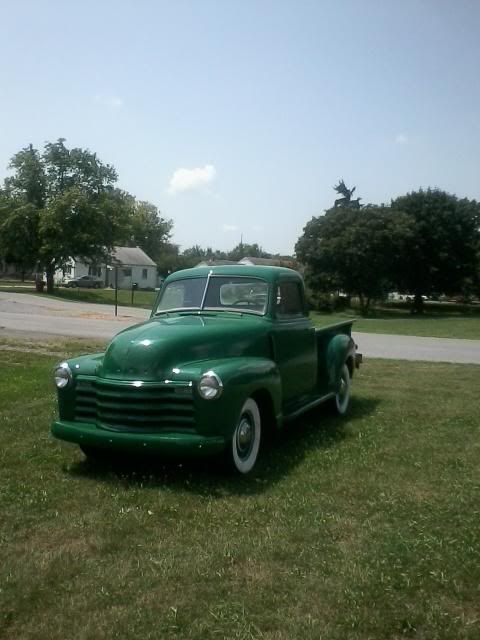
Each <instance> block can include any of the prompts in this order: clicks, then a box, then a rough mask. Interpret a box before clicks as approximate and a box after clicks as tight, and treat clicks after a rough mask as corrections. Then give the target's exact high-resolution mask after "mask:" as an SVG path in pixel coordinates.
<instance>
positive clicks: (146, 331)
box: [97, 312, 269, 381]
mask: <svg viewBox="0 0 480 640" xmlns="http://www.w3.org/2000/svg"><path fill="white" fill-rule="evenodd" d="M268 327H269V323H268V321H267V320H266V319H265V318H263V317H257V316H254V315H247V314H244V315H243V314H227V313H225V312H221V313H219V314H218V315H201V316H200V315H176V316H173V317H166V316H160V317H157V318H151V319H150V320H148V321H146V322H144V323H142V324H139V325H135V326H134V327H130V328H129V329H125V330H124V331H122V332H121V333H119V334H118V335H117V336H115V338H113V340H112V341H111V343H110V344H109V346H108V348H107V351H106V352H105V355H104V357H103V361H102V364H101V365H100V367H99V370H98V371H97V373H98V374H99V375H100V376H101V377H103V378H109V379H117V380H144V381H158V380H164V379H171V378H172V373H175V372H172V370H173V369H180V372H177V374H178V373H180V374H181V368H182V365H183V364H184V363H192V362H197V361H202V360H208V359H212V358H214V359H218V358H228V357H238V356H247V357H248V356H257V357H258V356H260V357H261V356H264V357H268V352H269V347H268V339H267V333H268Z"/></svg>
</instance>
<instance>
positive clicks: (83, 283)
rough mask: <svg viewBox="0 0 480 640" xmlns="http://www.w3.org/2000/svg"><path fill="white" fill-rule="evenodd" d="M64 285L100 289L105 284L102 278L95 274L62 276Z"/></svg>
mask: <svg viewBox="0 0 480 640" xmlns="http://www.w3.org/2000/svg"><path fill="white" fill-rule="evenodd" d="M63 286H64V287H71V288H74V287H85V288H88V289H92V288H93V289H100V288H102V287H104V286H105V283H104V282H103V280H102V278H97V276H79V277H78V278H64V280H63Z"/></svg>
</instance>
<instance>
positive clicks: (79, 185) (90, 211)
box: [0, 138, 134, 291]
mask: <svg viewBox="0 0 480 640" xmlns="http://www.w3.org/2000/svg"><path fill="white" fill-rule="evenodd" d="M10 168H11V169H13V171H14V174H13V176H11V177H9V178H7V179H6V180H5V193H6V197H7V204H6V205H5V206H4V209H5V211H4V212H3V217H2V218H1V219H0V236H1V237H2V245H3V251H4V253H6V254H8V255H10V256H13V257H14V259H15V261H16V262H19V263H20V264H25V263H26V262H25V261H29V263H30V265H32V264H34V263H35V262H37V261H38V262H40V263H41V265H42V267H43V268H44V269H45V271H46V273H47V290H48V291H52V289H53V274H54V272H55V270H56V269H57V268H60V267H62V266H63V265H64V264H65V262H66V260H68V258H69V257H71V256H77V257H82V258H86V259H91V260H100V259H103V258H105V257H106V255H107V254H108V253H109V252H110V251H111V249H112V248H113V246H114V244H115V243H116V242H117V241H118V240H119V239H123V238H127V237H129V236H130V235H131V234H130V230H131V226H132V224H133V222H132V218H133V213H132V212H133V203H134V200H133V199H132V197H131V196H129V195H128V194H126V193H125V192H123V191H120V190H118V189H116V188H115V187H114V184H115V182H116V180H117V173H116V171H115V169H114V168H113V167H112V166H110V165H108V164H103V163H102V162H101V161H100V160H99V159H98V158H97V156H96V154H94V153H91V152H90V151H88V150H84V149H79V148H75V149H68V148H67V147H66V146H65V140H64V139H63V138H60V139H59V140H57V142H54V143H47V144H46V145H45V148H44V152H43V154H41V155H40V153H39V152H38V151H37V150H36V149H34V148H33V147H32V145H29V146H28V147H26V148H25V149H22V150H21V151H20V152H18V153H17V154H16V155H15V156H14V157H13V158H12V161H11V163H10ZM4 201H5V199H4ZM22 229H23V235H22ZM24 236H27V237H24Z"/></svg>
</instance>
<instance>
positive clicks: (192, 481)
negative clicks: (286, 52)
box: [64, 398, 380, 498]
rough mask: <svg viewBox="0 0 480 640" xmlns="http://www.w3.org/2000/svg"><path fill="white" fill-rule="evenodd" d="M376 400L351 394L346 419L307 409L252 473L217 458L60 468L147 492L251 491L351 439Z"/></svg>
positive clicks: (118, 460)
mask: <svg viewBox="0 0 480 640" xmlns="http://www.w3.org/2000/svg"><path fill="white" fill-rule="evenodd" d="M379 402H380V401H379V399H377V398H354V399H353V400H352V404H351V410H350V412H349V415H348V416H347V417H345V418H341V417H339V416H332V415H331V414H330V413H329V411H328V409H327V407H325V406H321V407H319V408H318V409H316V410H314V411H310V412H308V413H306V414H305V415H304V416H302V417H301V418H299V419H298V420H295V421H294V422H292V423H290V424H289V425H288V426H287V427H286V428H285V429H283V430H282V431H280V432H278V433H276V434H275V435H274V436H273V437H271V438H269V439H268V440H267V441H266V443H265V446H264V447H263V450H262V454H261V456H260V458H259V461H258V463H257V467H256V468H255V471H254V472H253V473H252V474H250V475H248V476H239V475H233V474H232V473H231V472H229V471H227V470H225V468H224V467H223V465H222V462H221V460H219V459H216V458H208V459H202V460H181V461H179V460H174V459H168V460H167V459H163V458H158V457H153V456H152V457H150V456H143V457H134V458H131V457H129V458H128V459H127V458H126V457H115V458H113V457H112V458H111V459H109V460H108V461H102V462H92V461H90V460H86V459H84V460H82V461H79V462H75V463H74V464H72V465H68V467H67V466H66V467H65V468H64V471H65V472H66V473H68V474H71V475H74V476H77V477H78V476H80V477H86V478H90V479H93V480H96V481H100V482H107V483H110V484H115V485H118V484H121V485H123V486H127V487H133V486H135V487H143V488H145V489H147V490H148V489H158V488H159V487H168V488H170V489H177V490H179V491H187V492H191V493H194V494H197V495H201V496H208V497H214V498H222V497H225V496H228V495H255V494H259V493H263V492H264V491H265V490H266V489H268V487H269V486H271V485H274V484H275V483H277V482H278V481H279V480H281V479H282V478H283V477H285V476H287V475H288V474H289V473H290V472H291V471H292V470H293V469H294V468H295V467H297V466H298V465H299V464H301V462H302V461H303V460H304V458H305V456H306V454H307V453H308V452H309V451H312V450H317V449H327V448H330V447H335V446H338V444H339V443H340V442H341V441H342V440H344V439H346V438H349V437H351V434H352V428H353V426H354V424H355V421H356V420H357V419H360V418H364V417H366V416H368V415H371V414H372V413H373V412H374V410H375V408H376V406H377V405H378V404H379Z"/></svg>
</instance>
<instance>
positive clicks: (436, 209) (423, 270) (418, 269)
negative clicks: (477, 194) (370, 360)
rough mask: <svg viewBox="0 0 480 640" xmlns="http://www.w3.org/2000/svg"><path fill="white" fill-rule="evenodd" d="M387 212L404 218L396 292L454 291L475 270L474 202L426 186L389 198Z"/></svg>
mask: <svg viewBox="0 0 480 640" xmlns="http://www.w3.org/2000/svg"><path fill="white" fill-rule="evenodd" d="M391 206H392V211H393V212H394V214H395V215H397V216H402V217H403V219H404V220H406V226H407V229H406V243H407V246H406V251H405V252H404V253H403V254H402V255H401V256H399V260H398V261H397V263H396V268H395V274H394V279H395V282H396V284H397V286H398V288H399V289H400V290H403V291H408V292H410V293H413V294H415V305H414V309H415V310H417V311H421V310H422V306H423V305H422V295H427V296H428V295H431V294H432V293H434V292H441V293H446V294H455V293H460V292H461V291H462V289H463V288H464V286H465V284H466V283H467V282H468V281H469V280H470V281H474V279H475V277H476V274H477V273H478V260H479V256H478V246H479V237H480V234H479V228H480V204H479V203H478V202H476V201H475V200H467V199H466V198H463V199H461V200H460V199H458V198H457V197H456V196H454V195H451V194H449V193H446V192H445V191H440V190H439V189H427V190H425V191H424V190H420V191H416V192H412V193H409V194H407V195H405V196H401V197H399V198H396V199H395V200H393V201H392V205H391Z"/></svg>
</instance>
